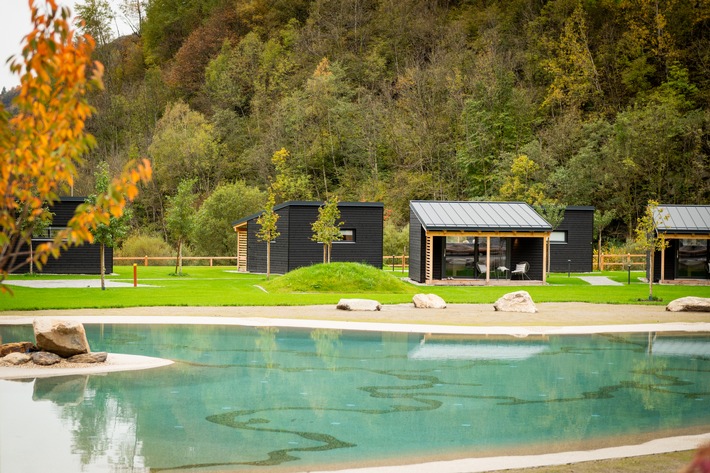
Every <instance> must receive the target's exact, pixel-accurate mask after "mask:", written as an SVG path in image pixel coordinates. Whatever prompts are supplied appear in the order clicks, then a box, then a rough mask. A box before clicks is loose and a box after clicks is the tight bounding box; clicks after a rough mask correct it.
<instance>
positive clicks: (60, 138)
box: [0, 0, 151, 288]
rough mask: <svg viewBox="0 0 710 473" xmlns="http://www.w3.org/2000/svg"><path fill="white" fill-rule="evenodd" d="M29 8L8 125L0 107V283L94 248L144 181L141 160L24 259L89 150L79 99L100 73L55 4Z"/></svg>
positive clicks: (84, 107)
mask: <svg viewBox="0 0 710 473" xmlns="http://www.w3.org/2000/svg"><path fill="white" fill-rule="evenodd" d="M29 4H30V11H31V20H32V24H33V29H32V31H31V32H30V33H29V34H28V35H27V36H26V37H25V39H24V43H23V49H22V54H21V57H19V58H14V59H12V60H11V61H10V69H11V70H12V71H13V72H14V73H15V74H18V75H19V76H20V93H19V95H18V96H17V97H16V99H15V101H14V104H15V106H16V107H17V113H16V114H15V115H14V116H13V117H12V118H9V116H8V114H7V113H6V112H5V111H4V109H2V108H0V155H2V156H3V160H2V164H1V165H0V173H1V174H2V179H0V195H1V196H2V202H1V204H0V228H1V229H2V230H1V231H0V278H4V277H5V276H6V275H7V273H8V272H12V271H14V270H16V269H18V268H19V267H21V266H23V265H25V264H26V263H28V262H29V260H32V261H34V262H35V263H36V264H37V265H38V266H41V265H42V264H44V263H45V262H46V261H47V258H49V257H50V256H54V257H58V256H59V253H60V252H61V251H62V250H63V249H66V248H67V247H69V246H71V245H79V244H81V243H83V242H86V241H89V242H91V241H93V238H94V237H93V234H92V233H91V231H92V230H93V229H94V228H96V226H97V225H98V224H99V223H107V222H108V221H109V218H110V217H111V216H114V217H120V216H121V215H123V210H124V207H125V205H126V203H127V202H128V201H130V200H133V199H134V198H135V197H136V195H137V194H138V183H140V182H147V181H148V180H149V179H150V176H151V167H150V163H149V162H148V161H146V160H144V161H143V162H142V163H140V164H139V165H137V166H135V167H130V168H126V170H125V171H124V172H123V173H122V174H121V176H120V177H118V178H116V179H114V180H113V181H112V182H111V184H110V185H109V186H108V188H107V190H106V192H105V193H102V194H101V195H98V196H97V198H96V202H95V204H93V205H91V204H83V205H80V206H79V207H78V208H77V210H76V213H75V214H74V216H73V217H72V218H71V220H70V221H69V223H68V225H67V228H66V229H63V230H60V231H58V232H56V234H55V236H54V238H53V240H52V241H51V242H47V243H42V244H41V245H39V246H38V247H37V248H36V249H35V251H34V252H33V254H32V255H30V252H29V250H28V246H29V245H30V244H31V236H32V233H33V231H34V229H35V227H36V225H37V223H38V221H39V220H41V218H42V215H43V214H44V208H45V206H51V204H52V203H54V202H56V201H57V200H58V199H59V196H60V195H61V194H62V192H64V191H65V190H66V189H68V188H69V187H71V186H72V185H73V183H74V180H75V178H76V176H77V164H78V163H80V162H81V161H82V155H83V154H84V153H86V152H87V151H88V150H89V149H91V147H92V146H93V145H94V140H93V137H91V136H90V135H89V134H88V133H86V130H85V127H84V125H85V121H86V119H87V118H88V117H89V116H90V115H91V114H92V112H93V109H92V107H91V106H90V105H89V104H88V102H87V98H86V93H87V91H88V90H91V89H93V88H97V87H101V76H102V66H101V64H99V63H95V62H93V61H92V60H91V53H92V51H93V49H94V40H93V39H92V38H91V37H90V36H87V35H83V36H81V35H76V31H75V30H74V29H73V28H72V26H71V14H70V11H69V9H68V8H65V7H61V8H60V7H59V6H58V5H57V3H56V1H55V0H47V1H46V3H43V4H42V5H40V6H38V5H36V4H35V1H34V0H30V2H29ZM3 288H4V286H3Z"/></svg>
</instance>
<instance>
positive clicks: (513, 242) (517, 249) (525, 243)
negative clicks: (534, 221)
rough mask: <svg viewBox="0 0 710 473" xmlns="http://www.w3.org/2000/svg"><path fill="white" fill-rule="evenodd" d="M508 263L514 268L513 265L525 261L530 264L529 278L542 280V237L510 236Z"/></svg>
mask: <svg viewBox="0 0 710 473" xmlns="http://www.w3.org/2000/svg"><path fill="white" fill-rule="evenodd" d="M510 247H511V250H510V265H511V269H515V265H517V264H518V263H522V262H523V261H527V262H528V263H529V264H530V270H529V271H528V277H530V279H534V280H538V281H542V271H543V261H542V247H543V239H542V238H511V239H510Z"/></svg>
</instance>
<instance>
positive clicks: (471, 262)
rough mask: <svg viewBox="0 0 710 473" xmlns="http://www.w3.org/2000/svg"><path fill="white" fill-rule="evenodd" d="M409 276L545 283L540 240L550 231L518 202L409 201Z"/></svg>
mask: <svg viewBox="0 0 710 473" xmlns="http://www.w3.org/2000/svg"><path fill="white" fill-rule="evenodd" d="M409 210H410V212H409V218H410V221H409V251H410V253H409V254H410V257H409V258H410V259H409V277H410V279H412V280H414V281H417V282H423V283H427V284H437V282H438V281H455V280H465V279H469V280H473V279H483V280H485V281H486V282H488V281H490V279H492V278H496V279H507V278H510V277H512V276H515V275H514V274H512V270H514V269H515V268H516V266H517V265H518V264H519V263H523V262H526V263H528V266H529V268H528V271H527V273H526V274H525V275H524V276H523V275H520V276H521V278H523V277H524V278H528V279H531V280H538V281H543V282H544V281H545V280H546V273H545V271H544V267H545V263H544V262H545V261H546V260H547V245H546V240H547V238H549V236H550V233H551V230H552V226H551V225H550V224H549V223H548V222H547V221H546V220H545V219H544V218H542V217H541V216H540V215H539V214H538V213H537V212H535V210H534V209H533V208H532V207H530V206H529V205H528V204H525V203H522V202H450V201H448V202H444V201H412V202H410V204H409Z"/></svg>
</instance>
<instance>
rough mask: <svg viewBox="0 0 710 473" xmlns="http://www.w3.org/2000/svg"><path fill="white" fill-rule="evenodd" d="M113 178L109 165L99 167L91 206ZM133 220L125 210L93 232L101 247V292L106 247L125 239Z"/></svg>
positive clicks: (104, 278) (104, 282)
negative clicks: (110, 174)
mask: <svg viewBox="0 0 710 473" xmlns="http://www.w3.org/2000/svg"><path fill="white" fill-rule="evenodd" d="M110 180H111V178H110V176H109V172H108V165H107V164H106V163H105V162H104V163H101V164H100V165H99V168H98V170H97V172H96V185H95V193H94V194H93V195H91V196H89V197H88V198H87V199H86V202H87V203H89V204H94V203H95V202H96V199H97V196H99V195H101V194H103V193H105V192H106V190H107V189H108V186H109V182H110ZM130 219H131V212H130V209H125V210H124V212H123V215H121V216H120V217H114V216H111V217H109V221H108V223H103V222H102V223H99V224H98V225H97V226H96V228H94V229H93V230H92V232H91V233H92V234H93V235H94V241H95V242H96V243H98V244H99V246H100V252H101V253H100V261H101V290H102V291H104V290H106V247H107V246H108V247H114V246H115V245H116V243H118V240H119V239H121V238H123V237H125V236H126V234H127V233H128V230H129V221H130Z"/></svg>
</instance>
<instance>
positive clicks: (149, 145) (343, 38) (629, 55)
mask: <svg viewBox="0 0 710 473" xmlns="http://www.w3.org/2000/svg"><path fill="white" fill-rule="evenodd" d="M121 10H122V11H121V12H112V11H111V10H110V8H109V7H108V4H107V3H106V1H105V0H85V1H84V2H83V4H80V5H79V6H78V7H77V11H78V12H79V14H80V15H81V16H82V17H83V18H84V19H85V20H86V25H85V27H84V28H85V30H86V31H87V32H89V33H90V34H92V36H94V37H95V38H96V39H97V43H98V47H97V49H96V52H95V55H96V59H98V60H99V61H100V62H102V63H103V64H104V66H105V74H104V85H105V88H104V90H102V91H99V92H94V93H93V94H92V96H91V102H92V104H93V105H94V107H95V108H96V114H95V115H94V116H93V117H92V118H91V120H90V122H89V130H90V132H91V133H92V134H93V135H94V136H95V137H96V143H97V145H96V147H95V149H94V150H93V152H92V153H91V155H90V156H87V158H86V162H85V165H84V167H83V169H82V170H81V173H82V175H81V178H80V179H79V181H78V182H77V184H76V187H75V193H76V194H77V195H79V194H81V195H89V194H91V193H92V189H93V188H94V177H93V176H94V172H95V170H96V169H97V168H98V167H99V166H100V163H102V162H106V163H108V166H109V167H110V169H111V170H113V171H115V172H117V171H118V170H120V169H121V167H122V166H123V165H124V164H125V163H126V162H127V161H128V160H129V159H131V158H135V157H138V156H147V157H148V158H150V160H151V161H152V164H153V168H154V179H153V181H152V183H151V184H150V185H149V186H148V187H147V188H145V189H144V190H143V192H142V194H141V195H140V197H139V198H138V200H137V202H136V204H135V205H134V208H133V212H132V218H133V227H134V228H135V229H138V230H136V231H140V232H141V233H143V234H155V235H164V234H165V232H166V228H165V224H164V220H165V218H164V217H165V210H166V206H167V205H168V204H169V202H170V201H171V198H173V196H174V194H175V193H176V192H177V189H178V186H179V183H180V182H182V181H185V180H188V179H189V180H192V182H193V185H194V187H193V193H194V194H195V195H196V196H197V198H196V199H195V206H196V211H197V209H198V208H199V212H197V215H198V218H199V219H200V224H199V228H200V238H194V239H193V241H192V247H193V249H194V252H196V253H206V254H213V255H218V254H225V253H233V251H234V250H233V247H232V249H230V248H229V247H230V245H231V243H229V241H228V240H227V236H226V235H225V232H226V233H229V228H228V227H227V228H226V229H225V225H228V222H230V221H231V220H236V219H238V218H240V217H242V216H244V215H247V214H249V213H252V212H253V211H255V210H257V209H259V208H261V207H262V206H263V204H264V203H265V202H266V192H265V191H266V189H267V187H269V186H270V185H271V186H272V188H273V189H274V190H275V191H276V198H277V201H285V200H292V199H321V200H322V199H325V198H326V197H327V196H330V195H337V196H338V198H340V200H368V201H380V202H383V203H384V204H385V208H386V215H387V219H388V223H389V224H393V225H396V226H401V225H404V224H406V223H407V221H408V202H409V200H412V199H457V200H472V199H475V200H484V199H485V200H523V201H527V202H529V203H531V204H554V203H557V204H567V205H593V206H594V207H596V208H597V209H598V210H599V211H603V212H608V211H614V212H615V215H616V218H615V220H614V221H613V223H612V225H611V226H610V227H609V228H610V229H611V230H612V232H613V233H615V234H616V236H617V238H619V239H620V240H623V239H624V238H625V237H626V235H629V234H630V233H631V232H632V228H633V226H634V224H635V222H636V219H637V217H638V216H639V215H641V214H642V213H643V209H644V207H645V205H646V203H647V201H648V200H649V199H656V200H658V201H660V202H662V203H684V204H699V203H704V204H707V203H708V202H710V107H709V105H710V0H550V1H544V0H468V1H466V0H459V1H456V0H449V1H445V0H439V1H436V0H397V1H392V0H123V4H122V8H121ZM118 14H121V15H123V16H124V17H125V18H126V19H127V20H128V21H129V22H130V23H131V25H132V27H133V29H134V31H135V33H134V34H132V35H130V36H124V37H120V38H112V37H111V28H110V27H111V25H112V21H113V16H114V15H118ZM225 222H226V223H225Z"/></svg>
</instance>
